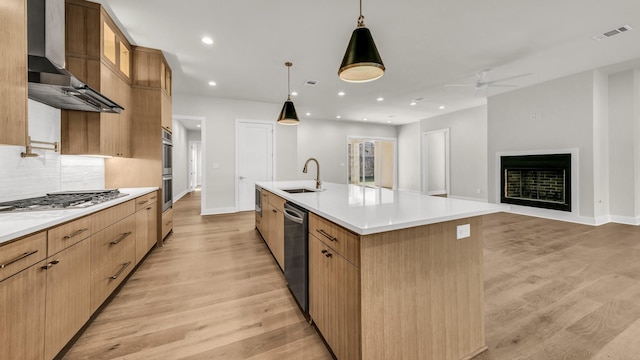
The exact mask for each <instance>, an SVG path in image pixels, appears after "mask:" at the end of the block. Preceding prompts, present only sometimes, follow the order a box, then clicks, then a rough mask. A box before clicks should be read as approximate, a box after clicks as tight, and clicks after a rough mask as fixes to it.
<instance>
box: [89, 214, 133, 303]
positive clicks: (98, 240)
mask: <svg viewBox="0 0 640 360" xmlns="http://www.w3.org/2000/svg"><path fill="white" fill-rule="evenodd" d="M135 260H136V217H135V216H134V215H130V216H128V217H126V218H125V219H123V220H120V221H118V222H117V223H115V224H113V225H111V226H108V227H106V228H105V229H104V230H101V231H99V232H97V233H95V234H93V235H92V236H91V312H94V311H95V310H96V309H98V307H99V306H100V305H101V304H102V303H103V302H104V301H105V300H106V299H107V297H109V295H111V293H112V292H113V291H114V290H115V289H116V287H118V285H120V283H121V282H122V280H123V279H124V278H125V277H126V276H127V275H128V274H129V273H130V272H131V270H132V269H133V267H134V266H135Z"/></svg>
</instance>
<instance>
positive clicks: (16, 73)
mask: <svg viewBox="0 0 640 360" xmlns="http://www.w3.org/2000/svg"><path fill="white" fill-rule="evenodd" d="M1 8H2V10H1V11H0V33H1V34H2V51H0V94H2V95H1V96H0V129H2V130H1V131H0V144H3V145H22V146H24V145H26V134H27V15H26V14H27V1H26V0H2V6H1Z"/></svg>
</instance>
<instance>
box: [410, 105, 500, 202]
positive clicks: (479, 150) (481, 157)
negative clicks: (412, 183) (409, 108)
mask: <svg viewBox="0 0 640 360" xmlns="http://www.w3.org/2000/svg"><path fill="white" fill-rule="evenodd" d="M444 128H449V139H450V143H449V149H450V158H451V163H450V172H451V189H450V196H451V197H458V198H468V199H478V200H483V201H485V200H487V193H488V186H487V107H486V106H484V105H483V106H477V107H474V108H470V109H465V110H460V111H456V112H452V113H448V114H444V115H441V116H436V117H433V118H429V119H423V120H421V121H420V133H419V134H418V136H419V138H421V137H422V133H424V132H426V131H432V130H438V129H444ZM420 176H421V177H420V178H422V174H420Z"/></svg>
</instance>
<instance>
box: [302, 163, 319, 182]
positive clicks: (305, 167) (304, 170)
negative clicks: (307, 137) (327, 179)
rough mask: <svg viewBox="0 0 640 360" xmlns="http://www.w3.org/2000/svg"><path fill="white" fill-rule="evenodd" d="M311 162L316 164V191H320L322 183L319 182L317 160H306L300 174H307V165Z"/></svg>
mask: <svg viewBox="0 0 640 360" xmlns="http://www.w3.org/2000/svg"><path fill="white" fill-rule="evenodd" d="M311 160H313V161H315V162H316V169H317V170H318V171H317V172H316V189H320V186H321V185H322V181H320V164H319V163H318V160H316V159H315V158H308V159H307V161H306V162H305V163H304V168H302V172H303V173H305V174H306V173H307V165H308V164H309V161H311Z"/></svg>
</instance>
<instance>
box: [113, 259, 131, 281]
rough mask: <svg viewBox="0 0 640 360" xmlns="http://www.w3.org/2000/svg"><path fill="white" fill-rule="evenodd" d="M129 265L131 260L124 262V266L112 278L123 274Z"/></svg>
mask: <svg viewBox="0 0 640 360" xmlns="http://www.w3.org/2000/svg"><path fill="white" fill-rule="evenodd" d="M129 265H131V261H127V262H126V263H124V264H122V267H121V268H120V270H119V271H118V272H117V273H116V274H115V275H113V276H111V277H110V279H112V280H115V279H117V278H118V276H120V275H121V274H122V272H123V271H124V269H126V268H128V267H129Z"/></svg>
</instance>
